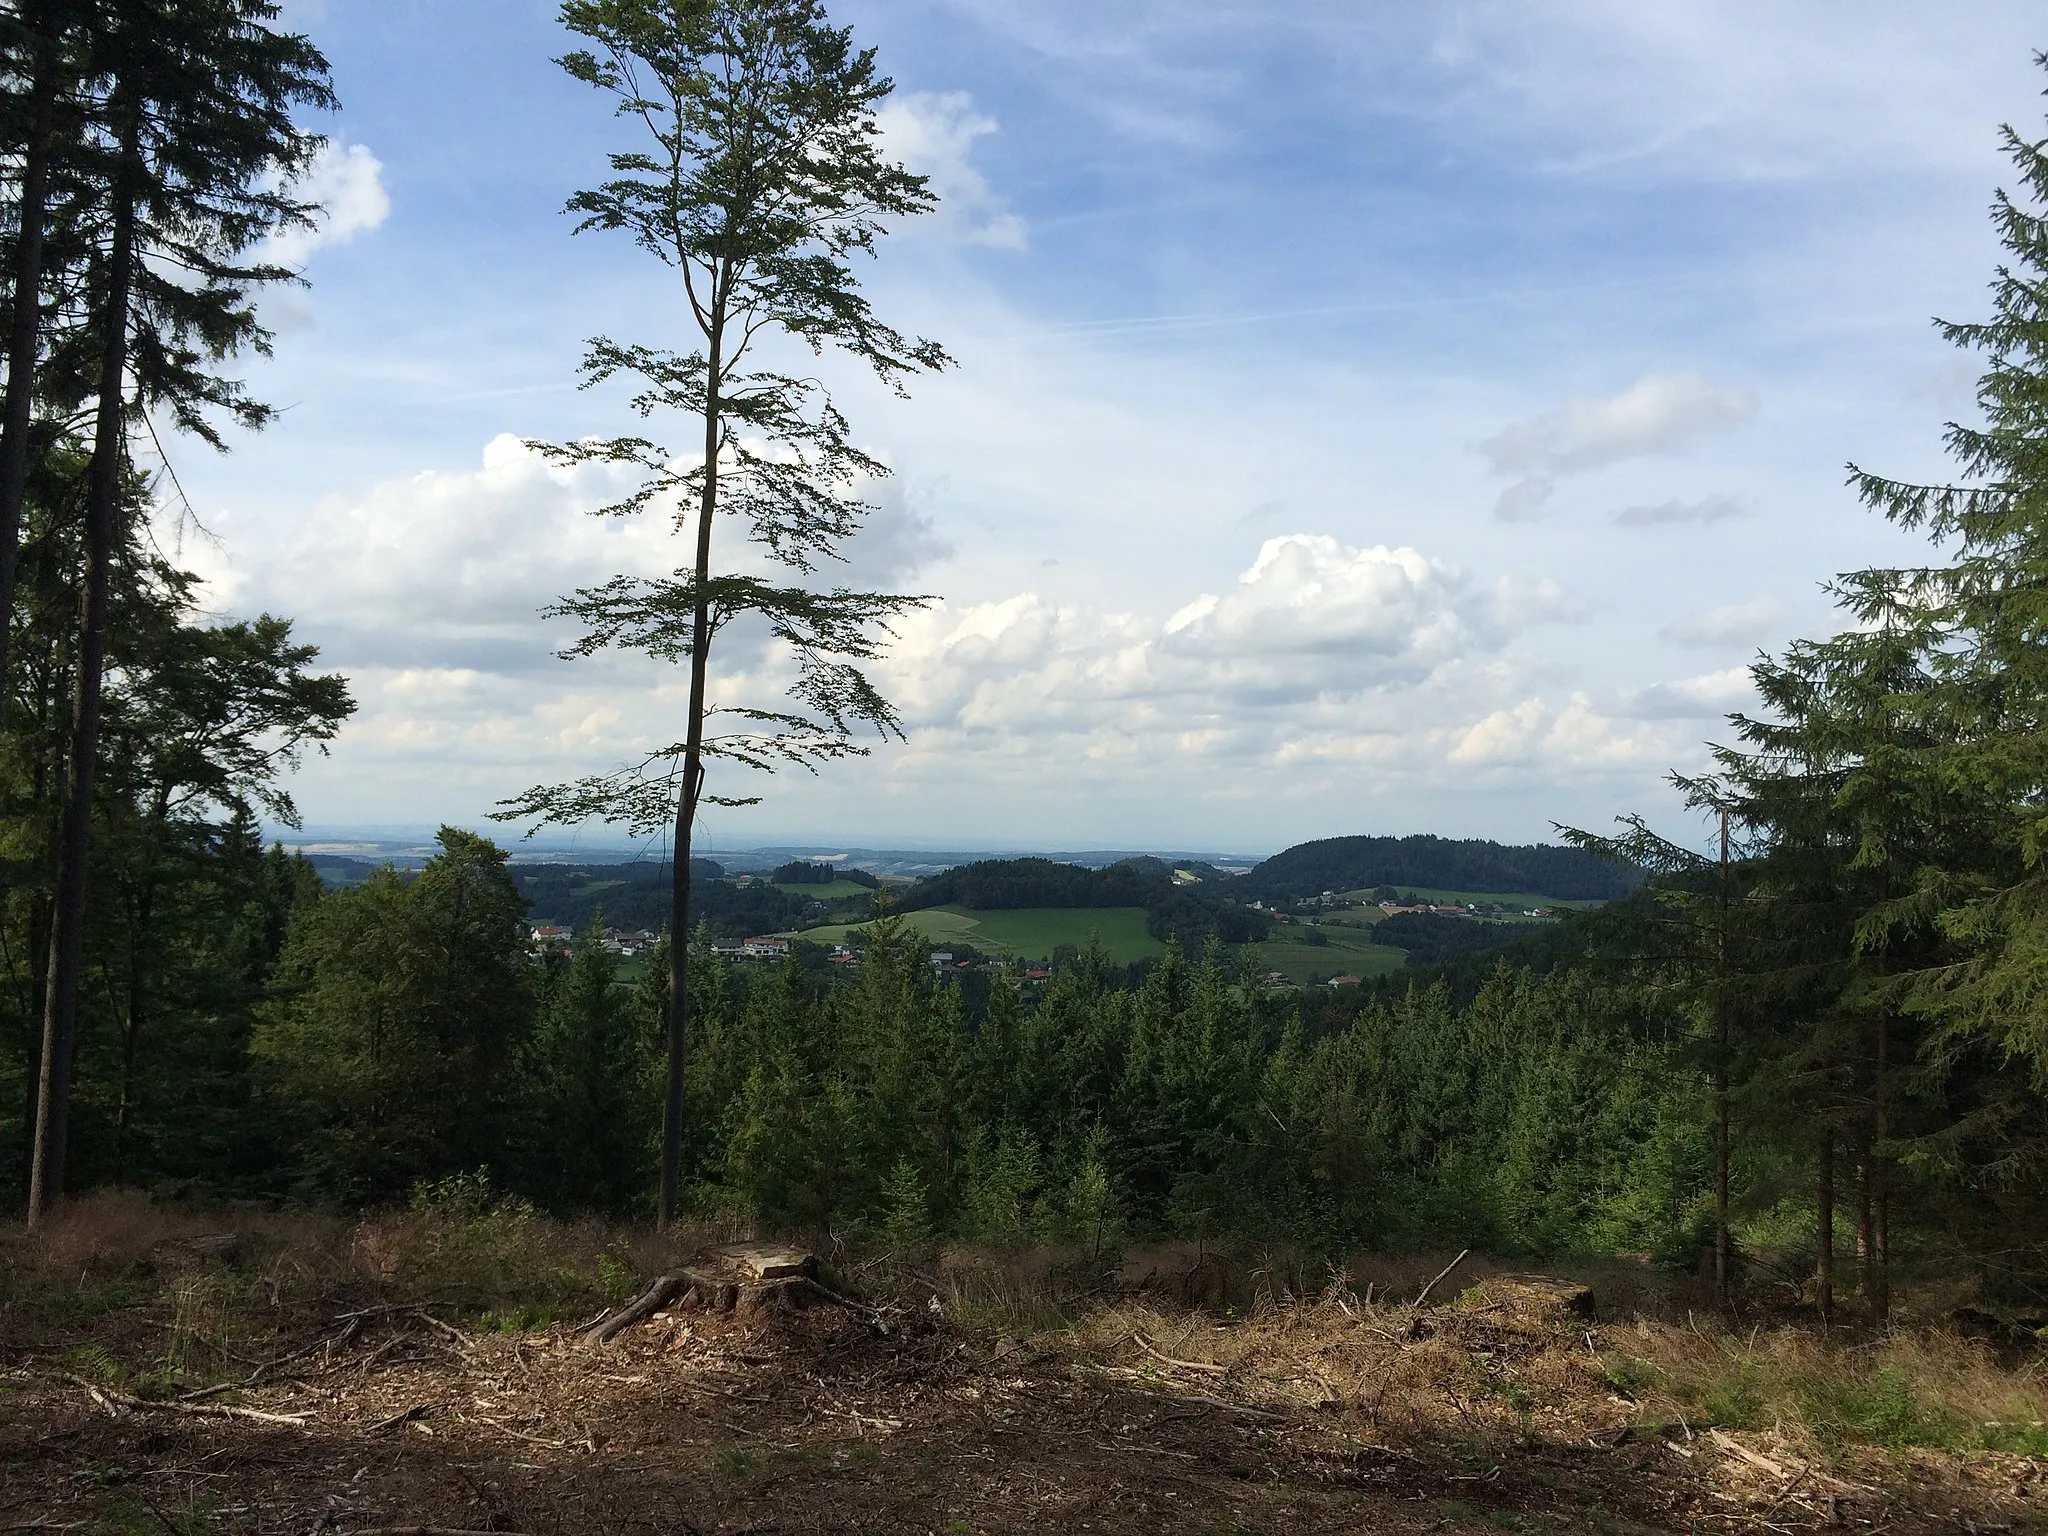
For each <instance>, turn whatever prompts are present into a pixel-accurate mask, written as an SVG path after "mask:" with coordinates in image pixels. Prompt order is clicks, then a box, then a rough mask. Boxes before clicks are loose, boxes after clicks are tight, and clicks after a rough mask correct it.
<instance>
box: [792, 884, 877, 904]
mask: <svg viewBox="0 0 2048 1536" xmlns="http://www.w3.org/2000/svg"><path fill="white" fill-rule="evenodd" d="M775 889H777V890H778V891H786V892H788V893H789V894H790V895H792V896H808V897H810V898H811V899H812V900H813V901H845V900H846V899H847V898H848V897H851V896H862V897H872V896H873V895H874V894H875V893H874V891H873V890H871V889H870V888H869V887H867V886H865V885H856V884H854V883H853V881H851V880H834V881H833V882H832V883H831V884H830V885H781V884H778V885H777V886H776V887H775Z"/></svg>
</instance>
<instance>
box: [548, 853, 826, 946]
mask: <svg viewBox="0 0 2048 1536" xmlns="http://www.w3.org/2000/svg"><path fill="white" fill-rule="evenodd" d="M670 868H671V866H670V865H669V864H668V863H667V862H666V861H651V860H650V861H647V862H642V863H635V864H588V865H573V866H568V865H560V864H516V865H514V866H513V867H512V872H513V878H514V879H515V880H516V881H517V882H518V886H519V892H520V894H521V895H522V896H524V897H525V898H526V900H527V901H528V903H529V904H530V905H529V910H530V911H531V913H532V915H533V919H534V920H535V921H536V922H548V923H556V924H559V925H561V926H563V927H566V928H575V929H579V930H580V929H582V928H585V927H587V926H588V925H589V924H590V923H591V922H593V921H594V920H596V919H597V918H599V917H600V916H601V917H602V918H603V919H604V922H605V925H606V926H607V927H612V928H626V929H642V930H645V931H647V932H649V933H653V932H658V931H659V930H660V929H662V928H663V927H665V926H666V925H667V923H668V917H669V871H670ZM690 910H691V911H692V912H693V913H695V914H696V918H697V921H698V922H700V923H703V924H706V925H708V926H709V927H710V930H711V932H712V934H713V936H714V937H717V938H721V939H744V938H748V937H751V936H752V935H754V934H759V933H779V932H781V931H782V930H784V929H788V928H795V927H800V926H803V925H804V924H806V923H808V922H813V921H823V919H824V917H825V913H824V910H823V909H822V908H821V907H820V906H819V904H818V903H817V902H816V901H815V900H814V899H813V898H811V897H809V896H806V895H801V894H798V893H795V892H791V891H784V890H779V889H777V888H776V887H775V886H774V885H773V884H771V883H769V882H768V881H766V880H750V881H748V882H747V883H746V884H745V885H741V884H740V883H739V882H737V881H735V880H733V879H731V878H729V877H728V876H727V875H726V873H725V870H724V869H723V868H722V867H720V866H719V865H718V864H717V863H716V862H714V861H713V860H710V859H692V860H691V861H690ZM863 915H865V914H863Z"/></svg>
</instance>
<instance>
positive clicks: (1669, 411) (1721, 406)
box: [1479, 373, 1756, 522]
mask: <svg viewBox="0 0 2048 1536" xmlns="http://www.w3.org/2000/svg"><path fill="white" fill-rule="evenodd" d="M1755 410H1756V400H1755V397H1754V396H1752V395H1751V394H1750V393H1749V391H1748V390H1746V389H1722V388H1716V387H1715V386H1713V385H1711V384H1709V383H1707V381H1706V380H1705V379H1703V378H1701V377H1700V376H1699V375H1698V374H1696V373H1650V374H1645V375H1643V377H1642V378H1640V379H1638V380H1636V382H1635V383H1633V384H1631V385H1630V386H1629V387H1628V388H1627V389H1625V390H1623V391H1621V393H1619V394H1616V395H1607V396H1595V397H1585V396H1580V397H1575V398H1573V399H1571V400H1569V401H1567V402H1566V403H1565V405H1564V407H1563V409H1561V410H1556V411H1549V412H1546V413H1544V414H1543V415H1540V416H1531V417H1529V418H1527V419H1526V420H1523V421H1518V422H1514V423H1512V424H1511V425H1509V426H1508V427H1506V428H1504V429H1503V430H1502V431H1500V432H1497V433H1496V434H1494V435H1493V436H1492V437H1490V438H1487V439H1486V440H1485V441H1484V442H1482V443H1480V444H1479V452H1480V454H1481V455H1482V456H1483V457H1484V458H1485V459H1486V461H1487V464H1488V466H1489V467H1490V468H1491V469H1492V471H1493V472H1494V473H1495V474H1496V475H1509V476H1514V477H1515V480H1514V483H1513V484H1511V485H1509V486H1508V487H1507V488H1506V489H1505V490H1503V491H1502V492H1501V493H1500V498H1499V500H1498V501H1497V502H1496V503H1495V507H1494V510H1495V513H1496V515H1497V516H1499V517H1500V518H1501V519H1503V520H1504V521H1507V522H1526V521H1528V520H1529V519H1531V518H1533V517H1535V516H1537V515H1538V514H1539V513H1540V512H1541V510H1542V507H1543V505H1544V503H1545V502H1546V501H1548V500H1549V497H1550V493H1551V491H1552V489H1553V488H1554V486H1555V484H1556V482H1557V481H1558V479H1560V478H1561V477H1563V476H1566V475H1574V474H1583V473H1585V472H1587V471H1589V470H1595V469H1604V468H1606V467H1607V466H1609V465H1612V464H1620V463H1623V462H1625V461H1627V460H1630V459H1640V458H1648V457H1652V456H1654V455H1658V454H1667V453H1675V452H1677V451H1679V450H1680V449H1682V448H1685V447H1687V446H1689V445H1691V444H1692V443H1694V442H1696V441H1698V440H1699V439H1700V438H1702V437H1704V436H1706V435H1707V434H1709V433H1711V432H1713V431H1716V430H1717V429H1719V428H1722V427H1727V426H1731V425H1733V424H1734V423H1736V422H1739V421H1743V420H1745V419H1747V418H1748V417H1749V416H1751V415H1753V414H1754V413H1755Z"/></svg>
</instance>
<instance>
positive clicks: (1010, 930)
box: [803, 907, 1166, 965]
mask: <svg viewBox="0 0 2048 1536" xmlns="http://www.w3.org/2000/svg"><path fill="white" fill-rule="evenodd" d="M903 920H904V922H906V923H908V924H909V925H910V926H911V927H912V928H915V929H916V930H917V931H918V932H919V933H921V934H923V935H924V936H925V938H926V939H927V940H929V941H930V942H931V943H934V944H972V945H973V946H974V947H975V948H976V949H979V950H984V951H987V952H988V953H991V954H1001V955H1015V956H1017V957H1018V958H1020V959H1024V960H1046V959H1050V958H1051V956H1052V952H1053V950H1054V949H1055V948H1057V947H1058V946H1059V945H1061V944H1072V945H1074V946H1075V947H1077V948H1086V947H1087V944H1088V940H1089V938H1090V937H1091V936H1092V937H1095V938H1099V939H1100V940H1101V942H1102V948H1103V950H1104V952H1105V953H1107V954H1108V956H1109V958H1110V959H1112V960H1114V961H1116V962H1118V963H1119V964H1124V965H1127V964H1129V963H1130V962H1131V961H1133V960H1143V959H1145V958H1146V957H1147V956H1149V955H1157V954H1160V953H1162V952H1163V951H1164V950H1165V947H1166V946H1165V945H1163V944H1161V943H1160V942H1159V941H1158V940H1157V939H1155V938H1153V937H1152V936H1151V935H1150V934H1148V933H1147V932H1146V931H1145V913H1144V911H1143V909H1141V908H1138V907H1019V908H1016V909H1014V910H1010V911H999V912H967V911H963V910H962V909H960V908H958V907H927V908H925V909H924V910H923V911H919V912H906V913H904V914H903ZM848 926H849V925H848V924H845V923H835V924H833V925H831V926H829V927H825V928H812V929H810V930H808V931H807V932H806V933H805V934H804V935H803V937H804V938H806V939H810V940H812V941H814V942H816V943H819V944H837V943H839V942H841V941H842V940H843V939H844V937H845V935H846V930H847V927H848ZM852 926H858V925H857V924H855V925H852Z"/></svg>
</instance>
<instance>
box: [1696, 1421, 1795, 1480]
mask: <svg viewBox="0 0 2048 1536" xmlns="http://www.w3.org/2000/svg"><path fill="white" fill-rule="evenodd" d="M1707 1438H1708V1439H1709V1440H1711V1441H1713V1442H1714V1444H1716V1445H1718V1446H1719V1447H1721V1449H1722V1450H1724V1451H1726V1452H1727V1453H1728V1454H1729V1455H1731V1456H1739V1457H1740V1458H1742V1460H1744V1461H1746V1462H1748V1463H1749V1464H1750V1465H1751V1466H1752V1467H1755V1468H1756V1469H1757V1470H1758V1471H1760V1472H1768V1473H1770V1475H1771V1476H1772V1477H1790V1476H1791V1475H1792V1474H1791V1473H1790V1472H1787V1471H1786V1470H1785V1469H1784V1467H1782V1466H1780V1465H1779V1464H1778V1463H1777V1462H1775V1461H1773V1460H1771V1458H1770V1457H1768V1456H1759V1455H1757V1453H1756V1452H1755V1451H1752V1450H1751V1449H1750V1448H1749V1447H1748V1446H1746V1445H1743V1444H1741V1443H1740V1442H1739V1441H1736V1440H1733V1439H1731V1438H1729V1437H1728V1436H1727V1435H1724V1434H1722V1433H1721V1431H1720V1430H1718V1429H1710V1430H1708V1431H1707Z"/></svg>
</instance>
